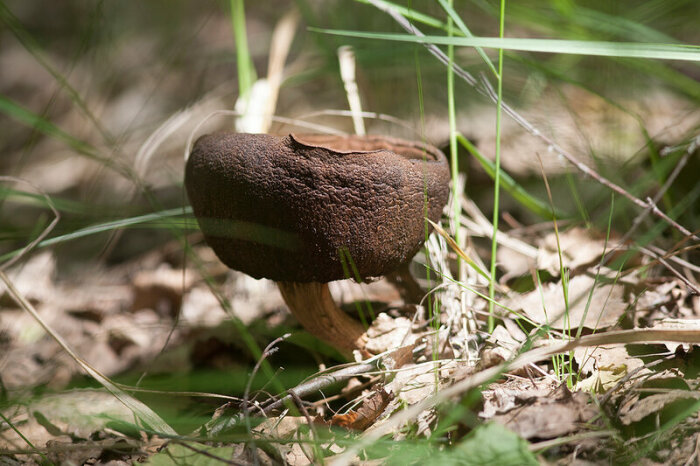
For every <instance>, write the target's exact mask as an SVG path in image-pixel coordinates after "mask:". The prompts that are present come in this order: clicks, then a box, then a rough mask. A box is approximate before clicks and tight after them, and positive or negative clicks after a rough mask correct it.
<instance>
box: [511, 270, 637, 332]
mask: <svg viewBox="0 0 700 466" xmlns="http://www.w3.org/2000/svg"><path fill="white" fill-rule="evenodd" d="M594 286H595V287H594ZM591 289H593V294H592V296H591V302H590V305H588V311H587V312H586V308H587V304H588V298H589V294H590V293H591ZM622 296H623V288H622V286H620V285H606V284H602V283H595V280H594V279H593V278H591V277H588V276H586V275H579V276H576V277H574V278H572V279H571V280H570V281H569V287H568V297H569V314H568V320H567V319H565V311H566V307H565V302H564V292H563V290H562V284H561V282H558V283H546V284H544V285H542V288H541V290H540V289H535V290H533V291H530V292H529V293H526V294H524V295H522V296H519V297H516V298H512V299H511V300H510V303H511V304H510V307H512V308H515V309H519V310H522V311H523V312H524V313H525V314H526V315H527V316H528V317H529V318H531V319H532V320H533V321H535V322H537V323H538V324H542V325H547V324H548V325H550V326H551V327H553V328H556V329H575V328H578V326H579V324H580V323H581V321H582V320H583V326H584V327H587V328H590V329H601V328H607V327H611V326H613V325H615V323H617V321H618V320H619V319H620V317H621V316H622V315H623V314H624V312H625V308H626V304H625V302H624V301H623V300H622ZM584 315H585V319H584Z"/></svg>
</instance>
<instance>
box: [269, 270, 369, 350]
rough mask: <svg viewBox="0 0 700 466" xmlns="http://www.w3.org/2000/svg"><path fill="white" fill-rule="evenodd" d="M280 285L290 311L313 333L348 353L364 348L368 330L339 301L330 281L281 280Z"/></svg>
mask: <svg viewBox="0 0 700 466" xmlns="http://www.w3.org/2000/svg"><path fill="white" fill-rule="evenodd" d="M277 286H278V287H279V290H280V293H281V294H282V298H284V301H285V303H287V306H288V307H289V310H290V311H291V312H292V314H294V317H296V318H297V320H298V321H299V323H301V325H302V326H303V327H304V328H305V329H306V330H307V331H308V332H309V333H311V334H312V335H314V336H316V337H318V338H320V339H321V340H323V341H325V342H326V343H328V344H330V345H332V346H334V347H335V348H338V349H339V350H341V351H343V352H345V353H351V352H352V350H356V349H359V350H362V349H363V348H364V346H365V344H366V342H367V335H366V334H365V329H364V328H363V327H362V324H360V322H358V321H356V320H355V319H353V318H351V317H350V316H348V315H347V314H346V313H345V312H343V310H342V309H340V308H339V307H338V306H337V305H336V304H335V301H333V297H332V296H331V292H330V290H329V289H328V283H318V282H311V283H296V282H277Z"/></svg>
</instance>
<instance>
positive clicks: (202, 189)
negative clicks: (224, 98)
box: [185, 133, 450, 282]
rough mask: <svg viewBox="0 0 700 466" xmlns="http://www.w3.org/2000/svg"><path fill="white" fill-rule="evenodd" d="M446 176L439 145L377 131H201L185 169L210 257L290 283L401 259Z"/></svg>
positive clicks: (436, 204)
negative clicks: (278, 133)
mask: <svg viewBox="0 0 700 466" xmlns="http://www.w3.org/2000/svg"><path fill="white" fill-rule="evenodd" d="M449 179H450V175H449V169H448V166H447V160H446V158H445V155H444V154H443V153H442V152H440V151H439V150H438V149H436V148H434V147H432V146H427V145H423V144H420V143H414V142H410V141H403V140H399V139H394V138H388V137H381V136H326V135H310V134H304V135H295V134H290V135H289V136H286V137H281V138H280V137H275V136H271V135H267V134H244V133H216V134H210V135H207V136H203V137H201V138H200V139H199V140H198V141H197V142H196V143H195V146H194V149H193V150H192V154H191V155H190V157H189V159H188V161H187V166H186V170H185V186H186V188H187V194H188V196H189V199H190V202H191V204H192V208H193V210H194V213H195V216H196V217H197V220H198V222H199V224H200V227H201V229H202V231H203V233H204V236H205V239H206V241H207V243H208V244H209V245H210V246H211V247H212V249H214V251H215V252H216V254H217V256H218V257H219V259H221V261H222V262H224V263H225V264H226V265H228V266H229V267H230V268H232V269H235V270H240V271H242V272H245V273H247V274H248V275H251V276H252V277H255V278H263V277H264V278H270V279H272V280H276V281H291V282H311V281H316V282H328V281H333V280H339V279H343V278H348V274H347V272H346V270H347V271H349V273H350V277H354V275H355V274H354V272H353V268H354V267H355V268H356V270H357V271H358V273H359V276H360V277H362V278H365V277H373V276H380V275H384V274H386V273H388V272H391V271H392V270H394V269H396V268H397V267H398V266H399V265H401V264H403V263H406V262H408V261H409V260H410V259H411V258H412V257H413V256H414V255H415V254H416V252H418V249H420V247H421V245H422V243H423V241H424V239H425V233H426V222H425V220H424V219H425V217H426V216H427V217H428V218H430V219H431V220H433V221H438V220H439V218H440V215H441V213H442V209H443V207H444V205H445V203H446V202H447V197H448V193H449ZM348 258H350V261H348ZM343 262H345V265H346V267H345V268H344V264H343Z"/></svg>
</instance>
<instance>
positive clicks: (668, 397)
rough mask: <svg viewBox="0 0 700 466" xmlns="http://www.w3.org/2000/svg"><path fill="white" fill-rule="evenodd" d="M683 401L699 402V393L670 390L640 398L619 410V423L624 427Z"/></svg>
mask: <svg viewBox="0 0 700 466" xmlns="http://www.w3.org/2000/svg"><path fill="white" fill-rule="evenodd" d="M683 400H691V401H694V400H700V392H698V391H691V390H671V391H667V392H664V393H656V394H654V395H649V396H647V397H645V398H641V399H639V400H638V401H636V402H634V403H630V404H625V405H623V406H622V407H621V408H620V412H619V416H620V421H622V423H623V424H625V425H630V424H632V423H635V422H639V421H641V420H642V419H644V418H645V417H647V416H649V415H651V414H654V413H658V412H660V411H662V410H663V409H664V408H665V407H666V406H668V405H670V404H671V403H675V402H677V401H683Z"/></svg>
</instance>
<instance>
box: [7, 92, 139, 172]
mask: <svg viewBox="0 0 700 466" xmlns="http://www.w3.org/2000/svg"><path fill="white" fill-rule="evenodd" d="M0 112H2V113H4V114H5V115H7V116H9V117H10V118H13V119H14V120H17V121H19V122H21V123H24V124H25V125H27V126H30V127H32V128H35V129H36V130H37V131H40V132H41V133H43V134H45V135H46V136H49V137H52V138H54V139H57V140H59V141H61V142H63V143H64V144H65V145H67V146H68V147H70V148H71V149H73V150H74V151H75V152H77V153H78V154H81V155H83V156H85V157H88V158H90V159H93V160H95V161H97V162H99V163H100V164H103V165H104V166H106V167H109V168H111V169H113V170H115V171H117V172H118V173H120V174H122V175H123V176H124V177H126V178H128V179H135V176H134V175H133V173H132V170H131V169H129V168H128V167H125V166H122V165H121V164H117V163H115V162H114V160H112V159H110V158H108V157H105V156H103V155H101V154H100V153H99V151H98V150H97V148H95V147H94V146H92V145H91V144H88V143H86V142H84V141H81V140H80V139H78V138H76V137H74V136H71V135H70V134H68V133H66V132H65V131H63V130H62V129H60V128H59V127H58V126H56V125H54V124H53V123H51V122H50V121H49V120H47V119H46V118H43V117H41V116H39V115H37V114H35V113H33V112H31V111H29V110H27V109H26V108H24V107H22V106H21V105H20V104H18V103H17V102H14V101H12V100H10V99H8V98H7V97H5V96H4V95H0Z"/></svg>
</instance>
